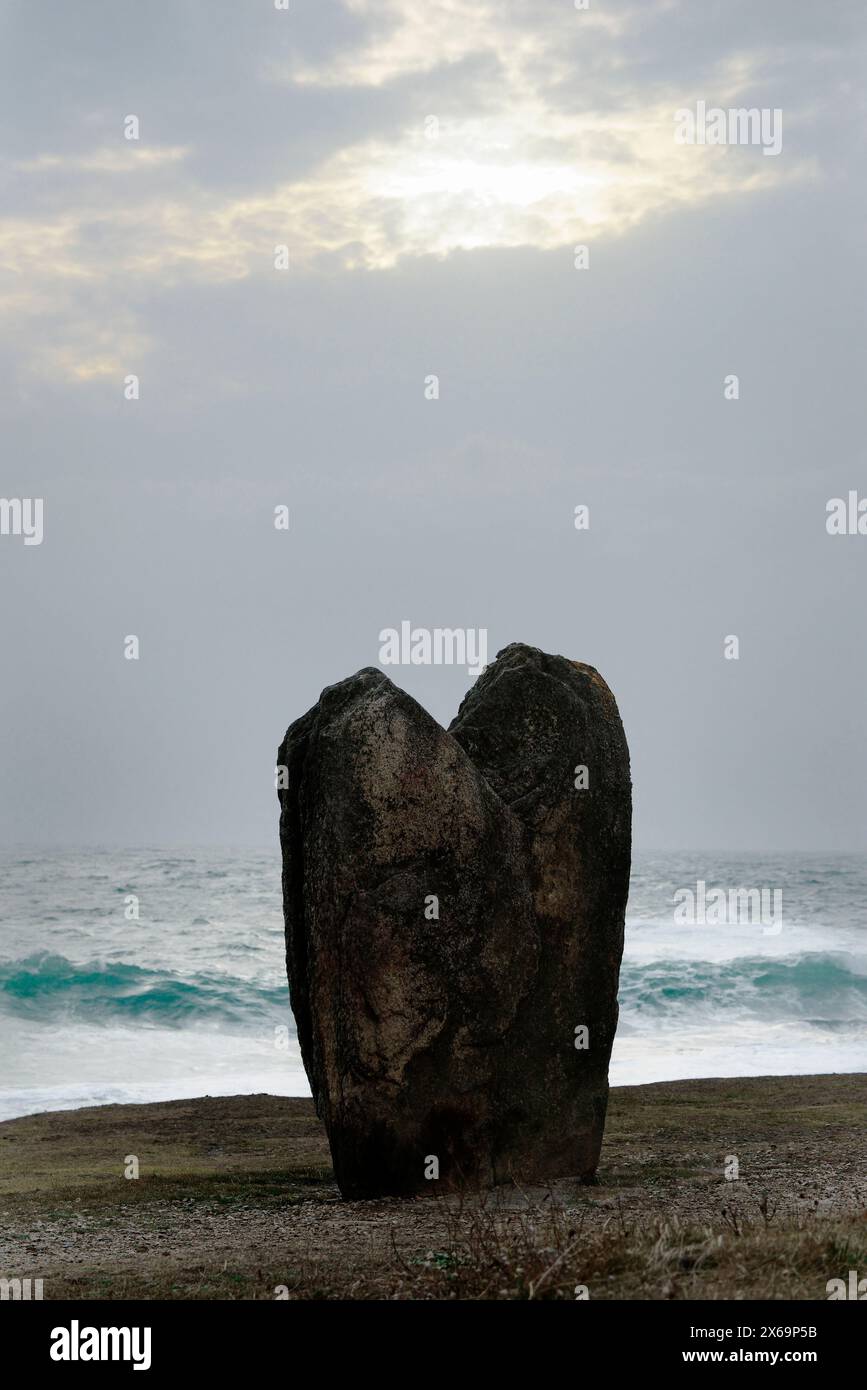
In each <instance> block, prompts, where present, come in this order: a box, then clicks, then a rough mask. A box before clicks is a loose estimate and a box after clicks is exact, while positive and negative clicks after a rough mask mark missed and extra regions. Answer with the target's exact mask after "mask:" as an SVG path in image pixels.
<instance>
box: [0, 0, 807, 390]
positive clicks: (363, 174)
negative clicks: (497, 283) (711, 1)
mask: <svg viewBox="0 0 867 1390" xmlns="http://www.w3.org/2000/svg"><path fill="white" fill-rule="evenodd" d="M345 7H346V8H347V9H349V10H350V11H352V12H353V14H354V15H355V17H356V18H357V19H358V20H359V21H363V22H364V24H365V25H366V26H367V27H366V28H365V29H364V30H363V32H362V33H361V35H360V37H358V39H357V41H356V42H355V43H354V45H352V46H350V47H344V48H343V49H341V50H339V51H336V52H334V51H331V52H329V53H328V55H327V57H323V58H321V59H320V60H318V61H316V62H313V61H311V60H310V59H309V58H302V57H298V56H296V57H294V58H292V59H289V58H286V57H285V56H284V57H283V58H282V59H281V60H280V61H279V62H278V61H277V60H275V59H273V58H269V59H268V60H267V61H266V62H263V64H262V67H261V81H262V83H263V84H264V86H266V87H268V88H269V89H271V90H272V91H273V90H274V89H279V86H280V84H283V85H287V86H289V87H292V88H294V89H295V90H296V92H297V91H301V92H305V91H312V89H314V88H318V89H319V90H320V91H321V92H330V91H333V90H335V89H340V90H342V91H343V92H344V94H345V92H346V91H347V90H349V91H351V90H352V89H353V88H357V89H358V90H359V91H370V90H371V89H378V88H382V87H384V86H387V85H388V84H390V83H393V84H396V89H398V90H399V91H400V92H401V93H402V94H403V95H402V96H401V101H402V102H403V106H404V107H405V109H398V114H397V115H396V117H395V120H394V122H393V128H392V129H391V130H390V131H388V132H387V134H383V133H382V129H381V125H380V129H379V131H378V133H375V134H367V135H364V136H361V137H359V135H358V134H357V132H355V131H354V130H353V129H352V128H351V127H346V128H345V129H344V132H343V134H342V136H341V135H340V134H337V135H336V136H335V138H334V140H333V142H332V146H331V148H330V150H326V151H325V152H324V153H323V154H322V156H321V158H320V159H319V162H318V164H316V165H315V166H314V167H312V168H311V169H310V170H309V171H307V172H305V173H304V175H303V176H299V177H296V178H294V179H285V178H283V179H281V178H280V177H279V176H275V175H274V174H273V173H272V174H271V176H270V179H269V177H268V176H267V175H265V176H263V178H262V179H261V181H260V182H259V185H258V186H253V187H250V188H247V189H245V190H244V191H243V192H239V191H237V190H236V189H233V188H231V187H221V186H220V184H219V181H218V180H214V179H207V178H202V177H201V176H199V177H196V176H195V174H194V173H192V172H190V173H188V170H191V169H193V168H194V167H195V155H196V150H195V146H194V142H193V140H192V138H191V136H192V130H191V129H186V128H184V129H178V130H176V131H173V132H172V135H173V140H172V143H171V144H166V145H165V146H158V145H156V144H154V145H148V144H147V143H146V142H143V143H142V145H141V146H138V145H129V144H126V143H125V142H124V141H123V140H122V138H121V137H120V136H118V137H117V147H116V148H114V147H112V146H111V144H106V143H105V141H104V140H103V141H102V142H101V143H100V144H99V146H98V147H97V148H96V149H92V150H88V149H84V150H79V151H77V152H76V153H75V154H69V155H65V156H62V157H61V156H59V155H57V154H55V153H53V152H43V153H41V154H37V155H35V156H33V157H31V158H29V159H26V160H19V161H16V162H15V163H13V165H12V166H11V170H12V176H13V180H17V186H20V187H22V188H23V189H24V191H25V194H26V197H25V203H26V206H27V209H28V211H27V214H26V215H24V214H21V215H19V216H18V217H15V216H10V217H7V218H6V219H0V312H4V313H5V315H6V317H7V319H8V320H9V321H10V323H11V325H12V327H13V328H17V329H21V330H22V333H23V330H24V329H25V327H26V324H27V321H28V320H32V321H34V322H35V323H36V324H37V326H38V329H39V330H40V331H38V332H37V335H36V341H35V345H34V353H35V355H36V356H37V358H38V359H39V360H40V361H43V362H44V360H45V353H46V349H45V346H44V342H45V340H46V338H47V337H49V336H50V338H51V342H52V349H51V352H52V360H53V361H54V362H55V363H57V364H59V365H60V369H61V370H63V371H65V372H68V374H69V375H72V376H74V377H75V378H76V379H79V380H82V379H85V380H91V379H96V378H98V377H100V376H103V375H106V376H107V375H110V374H111V373H112V372H114V371H115V370H116V368H117V367H118V366H119V364H120V363H121V361H122V359H123V357H124V355H126V356H127V357H128V355H129V350H130V347H131V345H132V344H136V343H137V344H138V346H139V348H140V351H141V352H144V351H145V350H146V348H147V344H148V342H149V341H150V339H149V338H148V335H147V334H145V333H144V332H141V333H140V334H137V331H136V323H137V319H138V318H139V316H140V312H141V311H140V307H139V306H140V302H141V296H142V295H143V294H145V295H146V294H147V292H148V287H149V286H153V287H154V288H158V289H159V290H160V292H166V291H170V290H171V289H172V287H173V286H178V285H183V284H188V283H206V284H213V285H219V284H230V283H234V282H238V281H241V280H244V279H247V278H255V277H262V278H264V277H268V276H273V274H274V265H273V256H274V247H275V246H276V245H280V244H286V245H287V246H288V247H289V251H290V259H291V265H292V273H293V274H295V275H303V274H306V273H309V272H310V271H311V270H313V269H315V270H316V271H317V272H319V273H321V272H322V271H326V272H327V271H329V270H332V271H334V272H335V273H336V272H340V271H345V270H347V269H349V270H356V269H367V270H380V271H387V270H388V269H389V268H391V267H393V266H395V265H396V264H397V263H398V262H400V261H401V260H402V259H405V258H417V257H424V256H433V257H437V258H443V257H447V256H448V255H450V254H451V253H453V252H456V251H484V250H504V249H516V248H528V249H531V250H536V251H551V250H556V249H558V248H564V249H566V250H568V248H569V247H571V246H572V245H574V244H577V243H580V242H582V241H588V240H590V239H593V238H596V239H598V238H601V237H605V236H611V235H621V234H623V233H625V232H628V231H630V230H631V229H633V228H635V227H636V226H637V225H638V224H640V223H641V222H642V220H643V219H645V218H646V217H648V216H649V215H652V214H655V213H660V212H665V211H667V210H670V209H673V208H675V207H681V206H686V205H699V204H701V203H703V202H705V201H706V200H708V199H710V198H714V197H720V196H730V195H735V194H746V193H751V192H753V191H754V190H756V189H759V188H760V189H763V190H767V189H768V188H771V187H772V186H774V185H775V184H778V183H780V182H782V181H783V180H787V179H793V178H799V177H801V176H802V175H803V173H804V172H805V166H804V164H803V162H802V163H801V164H800V165H799V164H798V163H797V162H796V161H794V160H791V159H789V160H787V161H785V163H784V162H783V161H768V160H758V161H757V160H756V159H755V158H754V157H753V155H752V152H751V151H748V150H747V151H745V150H736V149H730V148H726V147H717V148H705V149H701V150H697V149H696V148H694V147H684V146H678V145H676V144H675V143H674V139H673V121H672V118H673V112H674V110H675V109H676V108H677V107H678V106H679V105H683V104H684V102H685V101H688V100H689V93H684V92H683V91H680V90H674V89H672V90H670V91H661V90H659V88H658V86H654V87H653V88H652V90H644V89H643V88H642V85H641V84H640V83H637V82H636V83H634V84H633V85H632V86H630V84H629V83H628V81H627V80H626V78H625V77H624V76H623V74H622V68H623V61H624V60H623V57H622V53H621V51H620V45H619V36H620V35H621V34H622V33H623V32H625V31H626V30H627V29H628V28H629V27H630V26H632V28H633V29H634V30H636V31H639V30H640V29H641V26H642V25H643V24H646V23H648V22H650V20H652V18H653V15H654V14H655V13H659V12H660V11H661V10H663V9H665V8H668V7H670V0H663V3H661V4H656V5H654V4H652V3H646V4H644V5H642V6H637V7H636V6H633V7H630V6H629V5H627V4H623V5H622V6H621V8H620V10H619V12H618V15H617V17H616V18H614V17H612V16H606V15H605V14H604V13H603V12H602V11H592V10H591V11H589V12H583V13H581V14H578V13H577V12H576V11H575V10H574V8H572V7H571V6H569V5H567V4H565V3H564V4H563V5H557V6H554V7H550V6H546V7H543V8H541V9H540V8H539V7H537V6H533V5H530V4H528V3H526V2H525V0H516V3H515V4H514V5H511V6H509V7H503V6H501V5H494V4H492V3H490V2H489V0H487V2H485V0H479V3H476V2H475V0H474V2H473V3H470V0H440V3H439V4H436V5H426V4H423V5H419V4H417V3H410V0H390V3H386V0H377V3H376V4H373V3H372V0H346V6H345ZM576 26H577V27H576ZM576 36H579V37H580V42H579V43H578V46H577V48H576V46H575V45H576V41H577V40H576ZM582 63H583V64H587V65H588V66H587V69H586V73H585V72H584V69H583V68H582ZM467 64H469V65H470V68H469V69H468V68H467V67H466V65H467ZM473 64H476V65H477V66H476V67H473ZM754 66H755V65H754V63H752V62H751V60H750V59H749V56H748V55H735V57H731V56H728V57H726V58H724V59H723V60H721V62H720V67H719V73H718V78H719V81H718V85H717V89H716V90H717V96H718V99H720V100H723V99H725V98H726V97H730V98H731V99H734V97H735V95H736V94H738V93H739V91H740V88H741V86H742V85H743V82H744V81H745V80H746V78H747V77H752V75H753V72H754ZM598 71H602V72H603V75H604V76H605V77H606V80H607V78H610V76H611V74H612V73H617V74H618V99H617V100H616V101H613V100H612V99H611V96H610V93H609V92H608V91H607V89H606V87H605V81H603V82H602V83H601V85H600V86H599V91H598V93H597V95H596V96H595V98H594V91H595V90H596V89H595V87H594V74H595V73H597V72H598ZM428 74H434V75H435V77H436V80H437V83H438V84H439V85H438V87H437V88H436V90H437V91H438V92H439V100H438V102H436V103H435V104H436V105H438V107H439V115H438V116H437V117H436V125H435V129H434V131H433V132H432V131H431V127H430V122H429V120H428V119H427V117H426V116H425V115H424V114H422V113H421V108H420V106H419V100H418V99H416V95H415V93H414V92H412V91H411V90H410V89H409V88H407V87H406V83H407V81H408V80H409V79H419V80H421V79H422V78H424V77H426V75H428ZM585 78H586V80H585ZM444 83H445V85H443V84H444ZM401 84H404V85H403V86H401ZM573 89H575V90H576V92H577V93H578V94H577V95H576V96H575V97H574V98H572V99H570V97H569V96H568V93H569V92H570V91H572V90H573ZM88 322H90V323H91V324H92V331H91V332H90V334H88V329H87V325H88ZM115 324H117V325H122V326H119V327H118V328H117V329H116V330H115V329H114V328H113V325H115ZM113 335H114V338H115V339H116V341H115V342H113V341H112V337H113ZM23 336H26V334H23ZM82 354H83V358H84V360H85V362H89V363H91V368H88V369H87V370H85V371H83V370H82V369H81V366H80V365H79V366H74V365H70V364H74V363H75V362H76V360H77V356H79V355H82ZM25 356H26V354H25Z"/></svg>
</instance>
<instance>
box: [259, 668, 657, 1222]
mask: <svg viewBox="0 0 867 1390" xmlns="http://www.w3.org/2000/svg"><path fill="white" fill-rule="evenodd" d="M278 764H280V765H281V766H284V767H285V768H286V769H287V773H286V778H285V780H286V786H285V787H284V788H282V789H281V790H280V792H279V799H280V805H281V815H280V840H281V846H282V851H283V903H284V915H285V922H286V962H287V971H288V976H289V989H290V995H291V1001H292V1008H293V1011H294V1013H295V1019H296V1023H297V1027H298V1037H299V1042H300V1046H301V1053H302V1057H303V1059H304V1065H305V1067H306V1070H307V1075H308V1077H309V1078H310V1083H311V1088H312V1091H313V1096H314V1100H315V1102H316V1108H317V1111H318V1113H319V1115H320V1117H321V1119H322V1121H323V1123H324V1125H325V1128H326V1131H327V1133H328V1138H329V1141H330V1144H331V1152H332V1156H333V1160H334V1169H335V1173H336V1176H337V1181H338V1184H339V1186H340V1189H341V1192H342V1193H343V1195H344V1196H346V1197H372V1196H379V1195H383V1194H395V1193H411V1192H418V1191H430V1190H434V1189H435V1188H436V1187H437V1186H438V1185H439V1186H447V1187H454V1186H458V1185H461V1184H463V1183H470V1184H481V1185H484V1186H487V1185H490V1184H492V1183H497V1182H504V1181H508V1180H509V1179H510V1178H513V1177H514V1178H516V1179H517V1180H519V1181H522V1182H530V1181H534V1180H544V1179H547V1178H553V1177H563V1176H573V1177H578V1178H582V1179H584V1180H588V1181H589V1180H591V1179H592V1177H593V1175H594V1173H595V1169H596V1165H597V1162H598V1157H599V1150H600V1146H601V1143H602V1131H603V1126H604V1122H605V1110H606V1104H607V1098H608V1061H609V1057H610V1053H611V1045H612V1042H613V1039H614V1030H615V1027H616V1023H617V980H618V972H619V968H620V958H621V954H622V950H623V921H624V912H625V907H626V897H627V891H628V885H629V861H630V823H631V786H630V779H629V754H628V750H627V746H626V739H625V736H624V733H623V728H622V725H621V723H620V718H619V716H618V713H617V707H616V705H615V703H614V698H613V696H612V695H611V692H610V691H609V689H608V687H607V685H606V684H605V682H604V681H603V680H602V678H601V676H599V675H598V673H597V672H596V671H594V670H593V668H592V667H590V666H583V665H581V664H580V663H577V662H571V661H567V660H566V659H565V658H563V657H559V656H547V655H545V654H544V653H543V652H540V651H538V650H536V649H535V648H532V647H526V646H523V645H522V644H517V643H516V644H513V645H512V646H509V647H507V648H505V650H504V651H502V652H501V653H500V654H499V656H498V657H497V660H496V661H495V662H494V663H493V664H492V665H491V666H489V667H488V668H487V670H486V671H485V672H484V673H483V674H482V676H481V677H480V678H479V680H478V681H477V683H476V684H475V685H474V686H473V688H472V690H471V692H470V693H469V695H468V696H467V697H466V699H465V700H464V701H463V704H462V705H461V708H460V710H459V713H458V716H457V718H456V719H455V720H454V721H453V723H452V725H451V726H450V728H449V730H448V731H446V730H444V729H442V728H441V727H440V725H439V724H437V723H436V721H435V720H433V719H432V718H431V716H430V715H429V714H427V713H426V711H425V710H423V709H422V708H421V706H420V705H418V704H417V703H416V701H415V700H413V699H412V698H411V697H410V696H409V695H407V694H406V693H405V692H404V691H402V690H399V689H398V688H397V687H396V686H395V685H393V684H392V682H391V681H390V680H389V679H388V677H387V676H385V675H384V674H383V672H381V671H379V670H376V669H373V668H368V669H366V670H363V671H359V672H358V674H357V675H355V676H351V677H350V678H349V679H348V680H344V681H341V682H340V683H339V684H337V685H334V686H331V687H329V688H328V689H327V690H325V691H323V693H322V696H321V697H320V699H319V702H318V704H317V705H315V706H314V707H313V709H311V710H309V711H308V713H307V714H305V715H304V716H303V718H301V719H299V720H297V721H296V723H294V724H293V725H292V726H291V727H290V729H289V730H288V732H287V734H286V738H285V739H284V742H283V744H282V746H281V748H280V751H279V753H278ZM579 766H583V767H586V768H587V774H586V781H587V785H586V786H582V787H581V789H576V786H575V781H576V771H575V770H576V768H577V767H579ZM434 903H435V905H436V906H435V907H432V906H431V904H434ZM577 1029H586V1030H587V1033H586V1040H587V1046H586V1047H576V1038H577V1039H579V1040H580V1039H583V1038H584V1036H585V1035H584V1034H583V1033H580V1034H577V1035H576V1030H577ZM434 1158H435V1159H436V1160H437V1164H436V1165H434V1164H432V1163H431V1160H432V1159H434ZM437 1170H438V1174H439V1177H438V1180H430V1179H429V1178H428V1177H426V1173H428V1174H429V1173H430V1172H432V1171H437Z"/></svg>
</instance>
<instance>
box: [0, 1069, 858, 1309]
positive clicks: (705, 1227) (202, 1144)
mask: <svg viewBox="0 0 867 1390" xmlns="http://www.w3.org/2000/svg"><path fill="white" fill-rule="evenodd" d="M865 1119H867V1077H865V1076H863V1075H835V1076H812V1077H771V1078H768V1077H760V1078H749V1079H737V1080H704V1081H684V1082H674V1083H663V1084H659V1085H653V1086H631V1087H621V1088H617V1089H615V1090H613V1091H612V1093H611V1104H610V1109H609V1119H608V1125H607V1129H606V1140H605V1146H604V1149H603V1156H602V1164H601V1167H600V1173H599V1177H600V1182H599V1185H598V1186H597V1187H593V1188H587V1187H582V1186H580V1185H578V1184H577V1183H572V1182H568V1181H564V1182H559V1183H557V1184H554V1185H553V1186H552V1187H551V1188H546V1189H530V1190H524V1191H520V1190H518V1189H517V1188H500V1189H497V1190H496V1192H495V1193H493V1194H484V1195H482V1196H480V1197H475V1196H472V1195H467V1196H465V1197H463V1198H461V1197H456V1196H451V1197H439V1196H437V1195H435V1194H432V1196H431V1197H430V1198H427V1197H425V1198H419V1199H415V1200H390V1201H374V1202H355V1203H348V1202H343V1201H341V1199H340V1196H339V1194H338V1192H337V1189H336V1187H335V1186H334V1183H333V1178H332V1174H331V1167H330V1162H329V1156H328V1147H327V1143H326V1141H325V1137H324V1134H323V1132H322V1130H321V1127H320V1125H319V1122H318V1121H317V1119H316V1117H315V1114H314V1112H313V1107H312V1104H311V1102H310V1101H307V1100H287V1099H283V1098H280V1097H274V1096H267V1095H258V1096H236V1097H230V1098H204V1099H200V1100H193V1101H173V1102H169V1103H165V1104H155V1105H124V1106H114V1105H113V1106H102V1107H97V1108H93V1109H87V1110H77V1111H60V1112H53V1113H50V1114H41V1115H35V1116H28V1117H26V1118H23V1119H17V1120H10V1121H7V1122H5V1123H4V1124H0V1276H4V1275H5V1276H6V1277H20V1278H25V1277H27V1276H30V1277H31V1278H42V1279H43V1281H44V1296H45V1297H46V1298H63V1297H85V1298H106V1297H108V1298H133V1297H135V1298H140V1297H145V1298H166V1297H168V1298H274V1297H275V1296H288V1297H291V1298H310V1297H352V1298H358V1297H368V1298H369V1297H384V1298H394V1297H397V1298H402V1297H411V1298H449V1297H452V1298H453V1297H458V1298H465V1297H476V1298H477V1297H492V1298H503V1297H506V1298H522V1297H574V1296H575V1294H574V1288H575V1286H576V1283H583V1284H585V1285H587V1287H588V1289H589V1293H590V1296H591V1297H625V1298H680V1297H688V1298H720V1297H722V1298H738V1297H771V1298H791V1297H808V1298H825V1297H827V1294H826V1292H825V1283H826V1281H827V1279H830V1278H832V1277H836V1276H839V1275H841V1274H842V1275H845V1273H846V1270H847V1269H848V1268H850V1267H853V1268H857V1267H858V1264H857V1261H858V1259H859V1258H860V1261H861V1266H860V1267H861V1268H862V1270H863V1272H864V1273H867V1123H865ZM132 1155H134V1156H135V1157H136V1158H137V1159H138V1165H139V1177H138V1179H128V1178H125V1177H124V1169H125V1166H127V1165H128V1163H129V1157H130V1156H132ZM731 1156H735V1157H736V1158H737V1162H738V1171H739V1176H738V1178H737V1180H730V1179H727V1178H726V1165H727V1164H728V1168H729V1171H730V1172H731V1169H732V1164H731ZM853 1261H854V1263H853Z"/></svg>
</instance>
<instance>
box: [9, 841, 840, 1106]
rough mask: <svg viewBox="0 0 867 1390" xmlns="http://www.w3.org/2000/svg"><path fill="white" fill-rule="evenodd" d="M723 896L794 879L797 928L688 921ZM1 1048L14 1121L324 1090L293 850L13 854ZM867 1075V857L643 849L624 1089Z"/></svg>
mask: <svg viewBox="0 0 867 1390" xmlns="http://www.w3.org/2000/svg"><path fill="white" fill-rule="evenodd" d="M698 885H703V888H701V889H699V886H698ZM720 888H721V889H723V890H724V891H725V893H726V894H727V895H728V894H730V891H731V890H732V889H738V888H746V889H758V890H761V889H766V890H767V900H768V901H769V902H770V901H772V900H773V899H772V895H773V892H774V891H775V890H779V891H780V893H781V899H780V901H781V912H780V917H779V922H777V923H776V924H774V925H769V921H770V919H767V920H766V921H765V923H764V924H762V923H761V922H756V921H755V920H752V919H751V920H748V921H744V920H743V915H744V914H743V913H740V914H738V913H736V912H733V911H731V910H729V912H728V914H727V917H728V920H722V921H720V920H713V918H714V917H715V916H716V917H717V918H719V917H720V916H722V917H723V918H725V917H726V913H724V912H723V913H720V912H719V911H717V912H716V913H714V912H712V911H711V912H707V913H705V914H703V915H702V914H699V920H698V921H696V922H684V921H683V920H682V918H683V917H684V915H685V912H684V909H683V908H682V907H679V906H678V905H679V904H683V903H684V902H685V901H686V899H685V897H684V892H685V890H689V891H690V892H691V893H692V894H693V895H694V897H695V899H696V901H698V900H701V899H707V900H712V898H711V895H712V893H713V890H714V889H720ZM717 901H719V899H717ZM726 901H727V902H730V898H728V897H727V899H726ZM579 1022H580V1020H579ZM0 1057H2V1059H3V1065H2V1067H0V1119H8V1118H11V1117H13V1116H16V1115H25V1114H31V1113H34V1112H37V1111H44V1110H55V1109H72V1108H76V1107H78V1106H86V1105H104V1104H110V1103H113V1102H129V1101H152V1100H168V1099H181V1098H185V1097H190V1096H202V1095H211V1096H217V1095H236V1094H237V1095H240V1094H252V1093H256V1092H270V1093H272V1094H277V1095H294V1096H299V1095H309V1087H308V1084H307V1079H306V1077H305V1074H304V1068H303V1066H302V1063H301V1057H300V1053H299V1050H298V1045H297V1040H296V1037H295V1030H294V1026H293V1023H292V1015H291V1011H290V1008H289V998H288V990H287V986H286V977H285V966H284V955H283V923H282V911H281V900H280V857H279V850H278V849H277V848H276V847H275V848H273V849H262V850H256V849H213V848H210V849H172V850H165V849H137V850H118V849H88V850H86V851H84V850H81V849H77V850H54V851H51V852H47V851H44V850H39V851H35V850H33V851H29V852H28V851H26V850H23V849H7V850H2V851H0ZM855 1071H867V856H862V855H827V854H784V855H773V856H767V855H765V856H762V855H722V854H711V853H705V854H702V853H696V852H690V853H680V854H672V853H665V854H662V853H659V854H639V855H637V856H636V858H635V860H634V863H633V871H632V880H631V887H630V895H629V906H628V910H627V926H626V948H625V953H624V959H623V968H622V971H621V979H620V1022H619V1026H618V1030H617V1038H616V1041H615V1045H614V1052H613V1055H612V1061H611V1081H612V1084H613V1085H625V1084H632V1083H639V1082H651V1081H667V1080H675V1079H683V1078H688V1077H709V1076H765V1075H796V1074H802V1075H803V1074H806V1073H813V1072H855Z"/></svg>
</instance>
